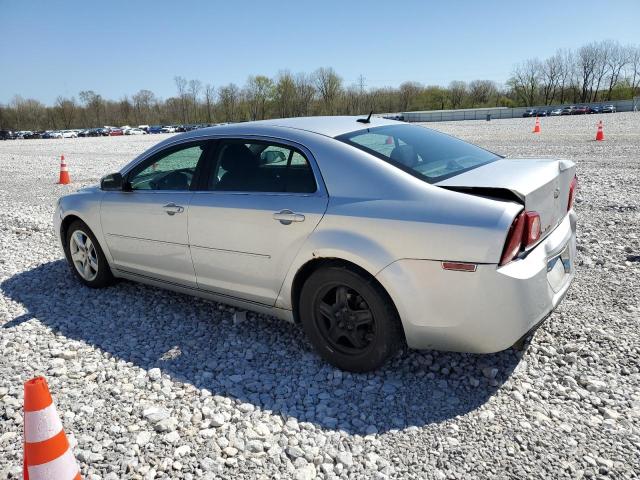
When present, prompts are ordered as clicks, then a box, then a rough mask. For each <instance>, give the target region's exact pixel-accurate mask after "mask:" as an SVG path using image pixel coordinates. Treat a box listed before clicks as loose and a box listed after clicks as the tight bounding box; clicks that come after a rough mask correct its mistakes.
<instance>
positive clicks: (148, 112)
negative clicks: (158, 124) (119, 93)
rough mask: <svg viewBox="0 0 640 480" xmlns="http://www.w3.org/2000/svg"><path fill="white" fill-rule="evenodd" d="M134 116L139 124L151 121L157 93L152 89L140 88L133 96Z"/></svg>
mask: <svg viewBox="0 0 640 480" xmlns="http://www.w3.org/2000/svg"><path fill="white" fill-rule="evenodd" d="M132 100H133V110H134V117H135V121H136V123H137V124H142V123H146V122H151V116H152V106H153V103H154V101H155V95H154V94H153V92H152V91H151V90H140V91H139V92H138V93H136V94H135V95H134V96H133V97H132Z"/></svg>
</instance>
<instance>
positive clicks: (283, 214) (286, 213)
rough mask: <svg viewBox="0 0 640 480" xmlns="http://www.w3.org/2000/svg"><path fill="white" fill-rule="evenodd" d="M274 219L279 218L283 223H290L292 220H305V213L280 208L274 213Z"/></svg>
mask: <svg viewBox="0 0 640 480" xmlns="http://www.w3.org/2000/svg"><path fill="white" fill-rule="evenodd" d="M273 219H274V220H278V221H279V222H280V223H281V224H283V225H290V224H291V222H304V215H302V214H301V213H294V212H292V211H291V210H280V211H279V212H275V213H274V214H273Z"/></svg>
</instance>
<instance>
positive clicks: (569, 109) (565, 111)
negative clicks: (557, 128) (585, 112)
mask: <svg viewBox="0 0 640 480" xmlns="http://www.w3.org/2000/svg"><path fill="white" fill-rule="evenodd" d="M575 109H576V106H575V105H570V106H568V107H564V108H563V109H562V115H572V114H573V111H574V110H575Z"/></svg>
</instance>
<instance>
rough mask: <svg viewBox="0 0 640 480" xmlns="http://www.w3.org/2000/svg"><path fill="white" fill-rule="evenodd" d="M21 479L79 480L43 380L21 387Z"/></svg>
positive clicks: (31, 381) (73, 460)
mask: <svg viewBox="0 0 640 480" xmlns="http://www.w3.org/2000/svg"><path fill="white" fill-rule="evenodd" d="M23 472H24V480H48V479H53V478H55V479H60V480H80V478H81V477H80V467H78V462H76V459H75V457H74V456H73V452H72V451H71V447H70V446H69V441H68V440H67V436H66V435H65V433H64V430H63V429H62V423H61V422H60V417H58V412H56V407H55V406H54V405H53V400H51V394H50V393H49V387H48V386H47V381H46V380H45V379H44V377H36V378H33V379H31V380H29V381H28V382H26V383H25V384H24V463H23Z"/></svg>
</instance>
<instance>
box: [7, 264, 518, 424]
mask: <svg viewBox="0 0 640 480" xmlns="http://www.w3.org/2000/svg"><path fill="white" fill-rule="evenodd" d="M0 289H1V290H2V291H3V293H4V295H6V296H7V297H9V298H11V299H12V300H14V301H16V302H19V303H21V304H22V305H23V306H24V307H25V308H26V309H27V313H25V314H24V315H22V316H20V317H18V318H15V319H13V320H10V321H9V322H6V323H5V324H4V325H3V326H2V328H14V327H15V326H17V325H19V324H20V323H22V322H26V321H34V320H33V319H36V320H37V321H39V322H42V323H43V324H45V325H47V326H48V327H50V328H51V329H52V330H53V331H54V332H59V333H60V334H62V335H64V336H65V337H68V338H72V339H77V340H80V341H82V342H85V343H87V344H89V345H94V346H95V347H97V348H99V349H101V350H102V351H104V352H108V353H109V354H111V355H113V356H114V357H116V358H119V359H122V360H124V361H127V362H132V363H133V364H135V365H138V366H139V367H141V368H143V369H146V370H149V369H151V368H154V367H158V368H160V369H161V370H162V372H163V373H165V374H167V375H169V376H170V377H171V378H172V379H173V380H177V381H181V382H186V383H190V384H192V385H194V386H196V387H198V388H206V389H208V390H210V391H211V392H212V393H213V394H214V395H215V394H217V395H223V396H226V397H229V398H232V399H234V398H235V399H237V400H238V401H239V402H243V403H250V404H253V405H254V406H256V407H258V408H260V409H263V410H269V411H272V412H274V413H275V414H281V415H283V416H284V417H295V418H296V419H297V420H298V421H307V422H312V423H313V424H315V425H317V426H319V427H321V428H324V429H342V430H345V431H347V432H349V433H357V434H366V433H374V432H379V433H382V432H386V431H389V430H391V429H399V430H401V429H405V428H407V427H411V426H418V427H421V426H425V425H428V424H430V423H434V422H442V421H445V420H447V419H450V418H453V417H456V416H458V415H464V414H466V413H468V412H470V411H472V410H475V409H476V408H478V407H479V406H480V405H482V404H483V403H485V402H486V401H487V399H488V398H489V397H490V396H491V395H492V394H493V393H494V392H495V391H496V390H497V389H498V388H499V387H500V385H501V383H502V382H503V381H504V380H506V378H508V376H509V375H510V374H511V372H512V371H513V369H514V368H515V366H516V365H517V364H518V362H519V360H520V357H521V352H517V351H515V350H512V349H509V350H505V351H503V352H499V353H497V354H492V355H473V354H461V353H447V352H434V351H409V352H404V353H402V354H399V355H398V356H397V357H395V358H394V359H393V360H392V361H391V362H389V363H388V364H387V365H386V366H385V367H384V368H383V369H381V370H379V371H376V372H374V373H369V374H350V373H346V372H341V371H339V370H337V369H335V368H333V367H332V366H330V365H328V364H326V363H325V362H323V361H322V360H321V359H320V358H319V357H317V356H316V355H315V354H314V353H313V351H312V350H311V347H310V345H309V344H308V342H307V341H306V339H305V337H304V334H303V332H302V330H301V329H300V328H298V327H297V326H294V325H291V324H289V323H286V322H283V321H281V320H277V319H275V318H271V317H268V316H263V315H255V316H254V315H253V314H251V313H248V315H247V319H246V320H244V321H241V322H236V321H234V314H233V312H232V309H231V308H230V307H225V306H222V305H219V304H216V303H215V302H209V301H205V300H200V299H197V298H194V297H190V296H188V295H182V294H177V293H173V292H169V291H166V290H162V289H158V288H153V287H148V286H144V285H141V284H136V283H132V282H124V281H123V282H120V283H119V284H117V285H115V286H113V287H111V288H109V289H105V290H92V289H89V288H86V287H84V286H82V285H81V284H80V283H79V282H78V281H77V280H76V279H75V278H74V277H73V276H72V275H71V273H70V272H69V270H68V267H67V264H66V262H64V261H61V260H60V261H54V262H49V263H45V264H42V265H40V266H38V267H36V268H34V269H32V270H28V271H25V272H22V273H18V274H16V275H14V276H13V277H11V278H9V279H7V280H5V281H4V282H3V283H2V284H0ZM486 367H489V368H492V367H495V368H497V369H498V376H497V378H496V381H494V382H493V383H494V385H493V386H491V385H490V382H489V381H488V379H487V378H484V376H483V373H482V369H483V368H486ZM475 380H479V385H477V386H474V385H475V383H476V382H475Z"/></svg>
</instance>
